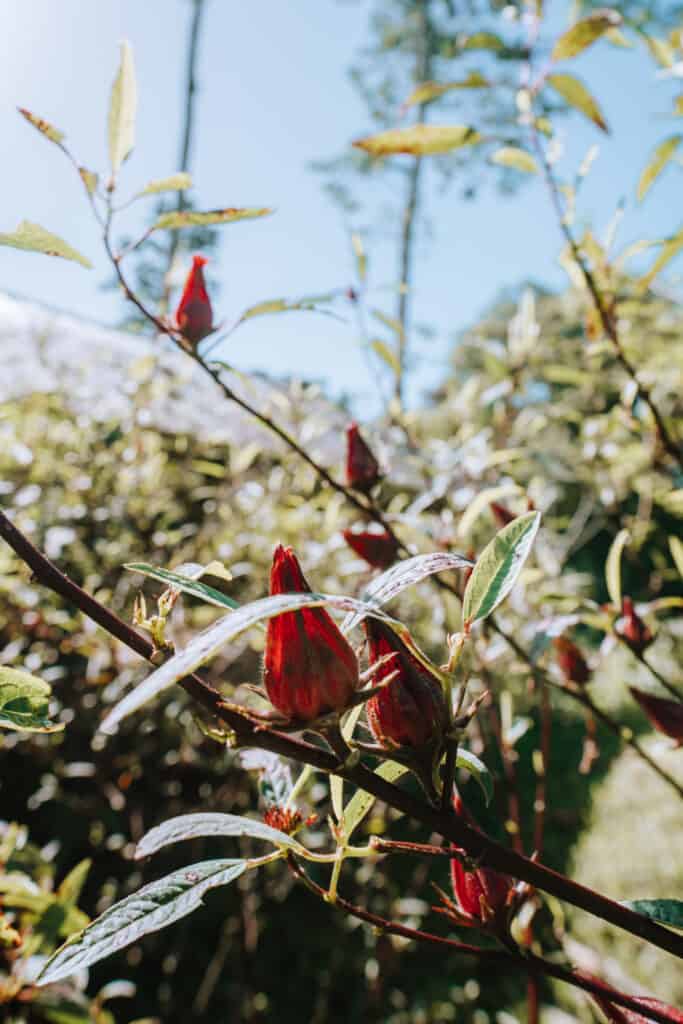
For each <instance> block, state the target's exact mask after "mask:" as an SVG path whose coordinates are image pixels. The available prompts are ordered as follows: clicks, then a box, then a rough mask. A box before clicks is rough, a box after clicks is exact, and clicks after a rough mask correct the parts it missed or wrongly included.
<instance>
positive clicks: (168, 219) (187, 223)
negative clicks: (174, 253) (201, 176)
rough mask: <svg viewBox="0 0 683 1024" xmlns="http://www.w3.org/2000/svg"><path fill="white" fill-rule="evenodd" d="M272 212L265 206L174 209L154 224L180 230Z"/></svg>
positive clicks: (261, 215)
mask: <svg viewBox="0 0 683 1024" xmlns="http://www.w3.org/2000/svg"><path fill="white" fill-rule="evenodd" d="M272 212H273V211H272V210H271V209H269V208H268V207H265V206H259V207H241V208H240V207H237V206H226V207H225V208H224V209H222V210H207V211H205V212H203V213H202V212H199V211H197V210H174V211H172V212H171V213H163V214H162V215H161V217H159V219H158V220H157V222H156V223H155V224H154V230H157V229H165V230H167V231H178V230H180V229H181V228H193V227H198V226H200V227H201V226H205V225H207V224H234V223H235V221H238V220H251V219H253V218H254V217H267V216H268V215H269V214H271V213H272Z"/></svg>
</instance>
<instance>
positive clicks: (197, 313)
mask: <svg viewBox="0 0 683 1024" xmlns="http://www.w3.org/2000/svg"><path fill="white" fill-rule="evenodd" d="M208 262H209V261H208V260H207V259H206V257H205V256H193V257H192V266H191V267H190V271H189V273H188V275H187V278H186V279H185V287H184V288H183V294H182V296H181V299H180V302H179V303H178V308H177V309H176V313H175V323H176V327H177V329H178V330H179V331H180V333H181V334H182V336H183V338H184V339H185V340H186V341H188V342H189V343H190V345H192V347H193V348H194V347H195V346H196V345H198V344H199V342H200V341H201V340H202V338H206V336H207V335H208V334H211V332H212V331H213V329H214V326H213V310H212V308H211V300H210V299H209V293H208V292H207V290H206V282H205V280H204V270H203V268H204V267H205V266H206V264H207V263H208Z"/></svg>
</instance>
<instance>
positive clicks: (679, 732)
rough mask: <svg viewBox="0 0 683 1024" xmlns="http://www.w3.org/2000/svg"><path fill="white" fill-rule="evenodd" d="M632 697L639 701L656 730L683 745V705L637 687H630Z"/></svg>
mask: <svg viewBox="0 0 683 1024" xmlns="http://www.w3.org/2000/svg"><path fill="white" fill-rule="evenodd" d="M629 690H630V691H631V695H632V696H633V698H634V699H635V700H637V701H638V703H639V704H640V707H641V708H642V710H643V711H644V712H645V714H646V715H647V717H648V718H649V720H650V721H651V722H652V724H653V725H654V727H655V729H658V730H659V732H663V733H664V735H665V736H670V737H671V739H672V740H677V741H678V742H679V743H683V703H681V701H678V700H669V699H668V698H667V697H655V696H653V694H651V693H645V691H644V690H639V689H638V688H637V687H635V686H629Z"/></svg>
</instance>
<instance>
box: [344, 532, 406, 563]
mask: <svg viewBox="0 0 683 1024" xmlns="http://www.w3.org/2000/svg"><path fill="white" fill-rule="evenodd" d="M342 536H343V538H344V540H345V541H346V543H347V544H348V545H349V547H350V548H351V550H352V551H355V552H356V554H357V555H360V557H361V558H362V559H363V560H364V561H366V562H367V563H368V565H371V566H373V568H375V569H388V568H389V566H390V565H393V564H394V562H395V561H396V558H397V556H398V543H397V541H396V540H395V538H394V537H392V536H391V534H390V533H387V531H386V530H360V531H359V530H344V531H342Z"/></svg>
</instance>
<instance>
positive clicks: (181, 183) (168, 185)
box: [138, 171, 192, 196]
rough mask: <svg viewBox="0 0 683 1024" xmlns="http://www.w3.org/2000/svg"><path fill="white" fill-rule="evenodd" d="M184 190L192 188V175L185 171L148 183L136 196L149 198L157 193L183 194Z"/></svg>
mask: <svg viewBox="0 0 683 1024" xmlns="http://www.w3.org/2000/svg"><path fill="white" fill-rule="evenodd" d="M186 188H192V175H191V174H187V172H186V171H179V172H178V174H172V175H170V177H168V178H157V179H156V180H155V181H150V182H149V184H148V185H145V187H144V188H143V190H142V192H139V193H138V195H141V196H150V195H156V194H157V193H158V192H183V191H184V190H185V189H186Z"/></svg>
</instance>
